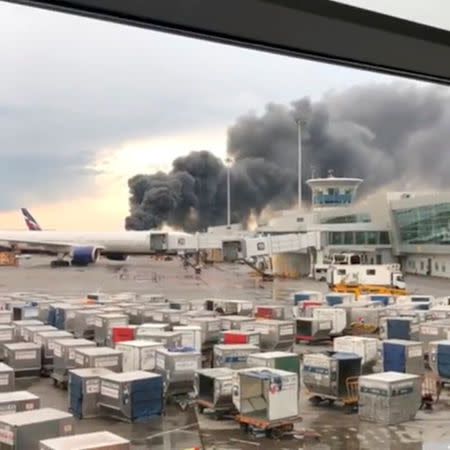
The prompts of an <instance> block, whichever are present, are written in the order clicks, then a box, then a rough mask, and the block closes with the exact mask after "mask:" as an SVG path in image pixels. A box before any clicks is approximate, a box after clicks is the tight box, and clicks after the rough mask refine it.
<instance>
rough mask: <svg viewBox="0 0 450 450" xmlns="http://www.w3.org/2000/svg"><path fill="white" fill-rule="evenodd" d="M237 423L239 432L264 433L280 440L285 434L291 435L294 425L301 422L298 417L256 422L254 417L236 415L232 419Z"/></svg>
mask: <svg viewBox="0 0 450 450" xmlns="http://www.w3.org/2000/svg"><path fill="white" fill-rule="evenodd" d="M234 419H235V420H236V422H238V423H239V425H240V427H241V430H242V431H244V432H245V433H249V434H256V435H257V434H259V433H264V434H265V435H266V436H267V437H269V438H272V439H281V438H282V437H283V436H284V435H286V434H291V433H292V432H293V430H294V424H295V423H297V422H301V421H302V418H301V417H300V416H297V417H293V418H290V419H283V420H277V421H267V420H258V419H256V418H254V417H249V416H245V415H243V414H237V415H236V416H235V418H234Z"/></svg>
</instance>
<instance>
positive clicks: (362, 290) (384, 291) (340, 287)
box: [331, 283, 407, 298]
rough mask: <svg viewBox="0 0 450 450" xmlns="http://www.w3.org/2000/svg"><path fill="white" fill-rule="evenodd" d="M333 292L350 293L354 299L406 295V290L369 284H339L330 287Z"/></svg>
mask: <svg viewBox="0 0 450 450" xmlns="http://www.w3.org/2000/svg"><path fill="white" fill-rule="evenodd" d="M331 290H332V291H333V292H340V293H344V294H345V293H352V294H355V298H358V297H359V296H360V295H365V294H379V295H394V296H397V295H407V291H406V289H399V288H397V287H392V286H377V285H370V284H356V285H355V284H345V283H339V284H336V285H334V286H331Z"/></svg>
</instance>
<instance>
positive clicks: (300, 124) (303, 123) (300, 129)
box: [295, 116, 306, 208]
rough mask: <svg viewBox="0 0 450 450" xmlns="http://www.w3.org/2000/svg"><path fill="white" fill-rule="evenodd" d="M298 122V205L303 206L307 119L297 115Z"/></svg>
mask: <svg viewBox="0 0 450 450" xmlns="http://www.w3.org/2000/svg"><path fill="white" fill-rule="evenodd" d="M295 122H296V124H297V147H298V161H297V162H298V169H297V170H298V172H297V176H298V179H297V183H298V207H299V208H301V206H302V126H303V125H305V124H306V120H305V119H303V118H302V117H299V116H298V117H295Z"/></svg>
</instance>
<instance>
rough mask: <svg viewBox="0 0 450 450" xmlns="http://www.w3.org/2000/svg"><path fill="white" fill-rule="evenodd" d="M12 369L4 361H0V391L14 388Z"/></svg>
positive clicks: (8, 390) (9, 390)
mask: <svg viewBox="0 0 450 450" xmlns="http://www.w3.org/2000/svg"><path fill="white" fill-rule="evenodd" d="M14 385H15V376H14V369H13V368H12V367H10V366H7V365H6V364H4V363H0V392H11V391H13V390H14Z"/></svg>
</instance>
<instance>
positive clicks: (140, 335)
mask: <svg viewBox="0 0 450 450" xmlns="http://www.w3.org/2000/svg"><path fill="white" fill-rule="evenodd" d="M169 330H170V325H169V324H168V323H144V324H142V325H139V326H138V327H137V328H136V333H135V339H144V336H148V335H151V334H152V333H154V332H160V331H169Z"/></svg>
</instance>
